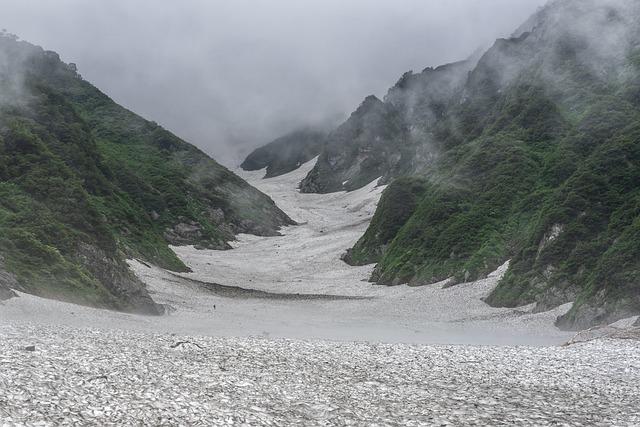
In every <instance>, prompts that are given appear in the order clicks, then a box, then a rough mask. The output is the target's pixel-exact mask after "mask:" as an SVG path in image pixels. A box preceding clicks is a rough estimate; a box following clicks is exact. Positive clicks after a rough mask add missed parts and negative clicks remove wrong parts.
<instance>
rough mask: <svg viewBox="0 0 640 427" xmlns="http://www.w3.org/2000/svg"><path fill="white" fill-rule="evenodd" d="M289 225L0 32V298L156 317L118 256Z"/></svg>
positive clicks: (165, 136) (166, 254)
mask: <svg viewBox="0 0 640 427" xmlns="http://www.w3.org/2000/svg"><path fill="white" fill-rule="evenodd" d="M286 224H292V221H291V220H290V219H289V218H288V217H287V216H286V215H285V214H284V213H283V212H282V211H280V210H279V209H278V208H277V207H276V206H275V204H274V203H273V201H272V200H271V199H269V198H268V197H267V196H265V195H264V194H262V193H260V192H259V191H258V190H256V189H254V188H252V187H251V186H249V185H248V184H247V183H246V182H245V181H243V180H242V179H240V178H239V177H237V176H236V175H234V174H233V173H231V172H230V171H228V170H227V169H225V168H224V167H222V166H220V165H219V164H218V163H216V162H215V161H214V160H212V159H211V158H209V157H208V156H207V155H205V154H204V153H203V152H201V151H200V150H198V149H197V148H195V147H194V146H192V145H190V144H188V143H186V142H184V141H182V140H181V139H180V138H178V137H176V136H175V135H173V134H171V133H170V132H168V131H166V130H165V129H163V128H162V127H160V126H158V125H157V124H155V123H153V122H150V121H147V120H145V119H143V118H141V117H139V116H137V115H136V114H134V113H132V112H130V111H128V110H126V109H125V108H123V107H121V106H119V105H117V104H116V103H115V102H114V101H113V100H111V99H110V98H109V97H108V96H106V95H105V94H103V93H102V92H100V91H99V90H98V89H97V88H95V87H94V86H92V85H91V84H90V83H88V82H86V81H85V80H83V79H82V77H81V76H80V75H79V74H78V73H77V71H76V68H75V66H74V65H73V64H65V63H63V62H61V61H60V58H59V57H58V55H57V54H56V53H54V52H50V51H44V50H43V49H41V48H40V47H36V46H33V45H31V44H29V43H27V42H24V41H19V40H18V39H17V38H16V37H15V36H12V35H9V34H6V33H4V34H2V36H1V37H0V261H1V262H0V290H1V289H3V288H4V291H0V293H2V294H4V295H5V297H6V296H10V294H9V292H8V291H7V288H15V289H17V290H21V291H24V292H29V293H33V294H36V295H40V296H44V297H50V298H57V299H62V300H66V301H71V302H76V303H81V304H88V305H94V306H99V307H107V308H113V309H118V310H125V311H135V312H143V313H151V314H157V313H160V312H162V310H163V309H162V307H160V306H158V305H157V304H155V303H154V302H153V301H152V299H151V298H150V296H149V295H148V293H147V291H146V289H145V287H144V286H143V284H142V283H141V282H140V281H139V280H137V279H136V278H135V277H134V276H133V274H132V273H130V272H129V269H128V266H127V264H126V262H125V259H126V258H134V257H135V258H139V259H142V260H145V261H148V262H151V263H154V264H156V265H159V266H161V267H164V268H168V269H172V270H175V271H186V270H187V268H186V266H185V265H184V264H183V263H182V262H181V261H180V260H179V259H178V258H177V257H176V255H175V254H174V253H173V252H172V251H171V250H170V248H169V247H168V244H174V245H187V244H190V245H197V246H201V247H206V248H216V249H223V248H226V247H228V245H227V243H226V242H227V241H229V240H231V239H233V238H234V234H236V233H253V234H258V235H276V234H277V233H278V231H277V230H278V228H279V227H281V226H283V225H286Z"/></svg>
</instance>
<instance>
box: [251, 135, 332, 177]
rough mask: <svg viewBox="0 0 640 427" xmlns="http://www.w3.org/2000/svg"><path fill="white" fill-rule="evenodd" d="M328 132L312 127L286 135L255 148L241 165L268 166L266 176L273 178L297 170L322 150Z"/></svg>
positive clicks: (254, 167)
mask: <svg viewBox="0 0 640 427" xmlns="http://www.w3.org/2000/svg"><path fill="white" fill-rule="evenodd" d="M326 136H327V135H326V133H325V132H323V131H321V130H317V129H311V128H305V129H300V130H297V131H294V132H291V133H289V134H287V135H284V136H282V137H280V138H278V139H276V140H274V141H272V142H270V143H269V144H267V145H265V146H263V147H260V148H258V149H256V150H254V151H253V152H252V153H251V154H249V156H247V158H246V159H245V161H244V162H242V164H241V165H240V167H241V168H242V169H244V170H246V171H256V170H260V169H264V168H267V172H266V175H265V178H273V177H276V176H279V175H283V174H285V173H288V172H291V171H293V170H296V169H297V168H298V167H300V165H302V164H304V163H307V162H308V161H310V160H312V159H313V158H314V157H316V156H317V155H318V154H320V152H321V151H322V148H323V146H324V143H325V138H326Z"/></svg>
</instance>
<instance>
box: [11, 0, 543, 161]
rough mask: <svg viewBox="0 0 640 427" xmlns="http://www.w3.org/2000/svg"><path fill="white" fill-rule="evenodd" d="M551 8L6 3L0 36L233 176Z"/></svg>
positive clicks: (496, 1) (484, 0)
mask: <svg viewBox="0 0 640 427" xmlns="http://www.w3.org/2000/svg"><path fill="white" fill-rule="evenodd" d="M545 2H546V0H446V1H445V0H226V1H223V0H180V1H178V0H174V1H168V0H166V1H165V0H55V1H51V0H0V10H2V14H1V15H0V28H6V29H7V30H8V31H10V32H13V33H16V34H17V35H18V36H20V37H21V38H22V39H24V40H27V41H30V42H32V43H35V44H38V45H41V46H42V47H44V48H45V49H49V50H55V51H57V52H58V53H59V54H60V55H61V57H62V59H63V60H64V61H65V62H75V63H76V64H77V65H78V68H79V72H80V73H81V74H82V75H83V76H84V77H85V78H86V79H87V80H89V81H91V82H92V83H94V84H95V85H96V86H98V87H99V88H100V89H102V90H103V91H104V92H106V93H107V94H108V95H110V96H111V97H112V98H114V99H115V100H116V101H117V102H118V103H120V104H122V105H124V106H126V107H128V108H130V109H132V110H133V111H135V112H137V113H139V114H141V115H143V116H145V117H146V118H148V119H150V120H155V121H156V122H158V123H160V124H162V125H163V126H164V127H166V128H168V129H170V130H171V131H173V132H175V133H176V134H178V135H179V136H181V137H183V138H184V139H186V140H188V141H190V142H192V143H194V144H195V145H197V146H199V147H200V148H202V149H203V150H204V151H206V152H207V153H209V154H211V155H212V156H213V157H215V158H216V159H218V160H220V161H222V162H224V163H225V164H227V165H230V166H233V165H234V163H237V162H239V160H240V158H241V156H242V155H244V154H247V152H248V151H250V150H251V149H252V148H255V147H256V146H259V145H261V144H263V143H266V142H268V141H269V140H271V139H273V138H275V137H277V136H280V135H281V134H283V133H285V132H288V131H290V130H293V129H294V128H296V127H299V126H302V125H305V124H320V123H335V122H338V121H339V120H342V119H343V118H345V117H346V116H347V115H348V114H349V113H350V112H351V111H353V110H354V109H355V108H356V107H357V106H358V104H359V103H360V101H361V100H362V99H363V98H364V97H365V96H367V95H369V94H375V95H377V96H379V97H382V96H384V94H385V92H386V90H387V89H388V88H389V87H390V86H391V85H393V84H394V83H395V82H396V81H397V79H398V78H399V77H400V76H401V75H402V73H404V72H405V71H407V70H415V71H420V70H422V69H423V68H425V67H427V66H436V65H440V64H443V63H447V62H452V61H456V60H460V59H464V58H465V57H467V56H468V55H470V54H471V53H473V52H474V51H475V50H476V49H478V48H480V47H486V46H488V45H489V44H490V43H492V41H493V40H494V39H495V38H497V37H505V36H508V35H509V34H510V33H511V32H512V31H513V30H515V29H516V27H517V26H518V25H519V24H520V23H522V22H523V21H524V20H525V19H526V18H527V17H528V16H529V15H530V14H532V13H533V12H534V11H535V10H536V9H537V7H539V6H541V5H543V4H544V3H545Z"/></svg>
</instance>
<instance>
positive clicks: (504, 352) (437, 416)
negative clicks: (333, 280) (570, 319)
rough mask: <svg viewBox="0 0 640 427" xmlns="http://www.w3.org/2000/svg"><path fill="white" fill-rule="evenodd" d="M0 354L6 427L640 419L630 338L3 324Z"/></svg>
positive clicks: (637, 363) (639, 360) (0, 410)
mask: <svg viewBox="0 0 640 427" xmlns="http://www.w3.org/2000/svg"><path fill="white" fill-rule="evenodd" d="M182 341H190V343H185V344H182V345H177V346H176V344H178V343H180V342H182ZM25 344H30V345H35V346H36V350H35V351H33V352H26V351H24V350H22V348H21V347H22V346H24V345H25ZM174 346H175V348H172V347H174ZM0 352H1V353H0V419H2V420H3V421H4V423H6V424H8V425H13V424H22V423H24V424H30V425H36V423H42V424H37V425H72V424H75V425H100V426H107V425H139V424H148V425H282V426H288V425H305V426H315V425H362V426H369V425H407V426H411V425H414V426H417V425H455V426H460V425H536V426H544V425H582V426H595V425H603V426H604V425H607V426H609V425H616V426H626V425H628V426H632V425H638V424H639V423H640V412H639V411H638V408H640V393H639V390H638V387H639V386H638V384H640V352H639V351H638V345H637V343H636V342H631V341H596V342H591V343H588V344H578V345H574V346H570V347H562V348H560V347H482V346H419V345H403V344H376V343H353V342H352V343H338V342H330V341H313V342H306V341H299V340H297V341H293V340H283V339H280V340H270V339H256V338H210V337H209V338H203V337H201V338H188V339H186V338H185V337H178V336H171V335H157V334H139V333H132V332H127V331H117V330H97V329H82V328H67V327H58V326H56V327H51V326H44V325H38V326H27V325H19V326H7V325H5V326H0Z"/></svg>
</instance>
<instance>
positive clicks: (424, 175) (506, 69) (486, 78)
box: [302, 0, 640, 329]
mask: <svg viewBox="0 0 640 427" xmlns="http://www.w3.org/2000/svg"><path fill="white" fill-rule="evenodd" d="M639 22H640V3H638V2H634V1H627V0H611V1H604V2H603V1H597V0H584V1H578V0H563V1H554V2H551V3H549V5H548V6H546V7H545V8H543V9H541V10H540V11H539V12H538V13H537V14H536V15H535V16H533V17H532V18H531V19H530V20H529V21H527V23H525V24H524V25H523V26H522V27H521V28H520V29H518V30H517V31H516V32H515V33H514V36H513V37H512V38H508V39H500V40H498V41H496V43H495V44H494V45H493V46H492V47H491V48H490V49H489V50H488V51H487V52H485V53H484V54H482V55H481V56H480V57H479V58H478V59H477V60H469V61H466V62H463V63H458V64H452V65H450V66H446V67H441V68H436V69H435V70H426V71H425V72H423V73H421V74H418V75H414V74H407V75H405V76H403V78H402V79H401V80H400V81H399V82H398V84H397V85H396V86H395V87H394V88H392V89H391V90H390V91H389V94H388V95H387V97H386V98H385V101H384V102H382V101H378V100H375V99H369V100H368V101H367V102H365V104H363V106H361V107H360V108H359V110H358V111H357V112H356V113H354V115H353V116H352V118H351V119H350V120H349V122H347V124H345V125H343V127H344V129H338V130H336V131H334V133H332V134H331V135H340V136H344V138H342V139H339V138H336V137H335V136H333V137H332V136H331V135H330V136H329V139H328V140H329V142H328V144H327V148H326V149H325V151H324V152H323V153H322V154H321V155H320V158H319V161H318V165H317V167H316V168H315V169H314V170H313V171H311V173H310V174H309V176H307V178H306V179H305V180H304V181H303V184H302V189H303V190H304V191H318V192H325V191H336V190H341V189H346V190H349V189H351V187H350V185H353V186H354V187H355V188H357V187H358V186H360V185H362V184H363V183H364V181H366V180H370V179H373V178H376V176H373V175H378V176H383V177H384V179H383V180H384V181H386V180H388V179H391V178H394V177H399V176H403V175H406V174H410V175H411V174H413V175H416V176H419V177H420V179H421V180H422V181H423V182H424V183H426V185H425V186H424V191H421V192H419V194H418V196H417V200H414V199H410V200H411V201H410V203H408V204H407V206H409V207H410V209H408V210H407V211H406V212H405V211H404V209H403V208H402V207H401V205H402V204H404V203H405V202H403V200H407V197H406V196H407V194H406V192H407V189H406V188H405V187H404V186H403V185H397V186H394V185H391V186H390V187H389V188H388V189H387V190H386V192H385V194H384V195H383V198H382V201H393V200H397V202H391V203H382V202H381V204H380V206H379V208H378V212H377V213H376V218H374V221H373V222H372V223H371V226H370V229H369V230H368V231H367V234H365V236H364V237H363V238H362V239H361V240H360V241H359V242H358V244H357V245H356V246H355V247H354V248H353V249H352V250H351V251H350V252H349V254H348V257H347V259H348V260H350V261H351V262H355V263H357V262H358V261H362V262H368V261H372V260H377V261H379V263H378V266H377V268H376V270H375V274H374V277H373V279H374V280H375V281H377V282H378V283H380V284H397V283H412V284H427V283H432V282H434V281H440V280H444V279H447V278H453V283H456V282H462V281H469V280H475V279H477V278H480V277H483V276H485V275H486V274H488V273H489V272H491V271H493V270H494V269H495V268H496V267H498V266H499V265H502V264H503V263H504V262H505V261H506V260H509V259H511V260H512V262H511V263H510V267H509V270H508V272H507V274H506V275H505V277H504V278H503V280H502V281H501V282H500V284H499V285H498V287H497V288H496V289H495V291H494V292H493V293H492V294H491V295H490V296H489V298H488V299H487V302H489V303H490V304H492V305H496V306H507V307H516V306H520V305H525V304H529V303H537V308H536V309H537V310H547V309H550V308H553V307H555V306H558V305H560V304H564V303H566V302H569V301H575V302H576V303H575V304H574V306H573V308H572V310H571V311H570V312H569V313H568V314H566V315H565V316H563V317H562V318H560V319H559V320H558V325H560V326H562V327H563V328H569V329H575V328H581V327H585V326H590V325H594V324H599V323H603V322H612V321H616V320H618V319H620V318H623V317H628V316H630V315H633V314H638V313H640V184H639V183H640V143H639V141H640V127H639V125H638V123H640V24H639ZM604 34H606V35H607V36H606V37H604V36H602V35H604ZM432 82H433V84H432ZM369 119H370V120H371V121H372V122H374V123H373V124H371V125H368V124H366V123H367V121H368V120H369ZM332 141H335V144H332ZM378 142H380V145H377V143H378ZM402 150H405V151H402ZM400 159H402V160H400ZM366 162H371V163H370V164H369V163H366ZM363 164H367V167H361V166H360V165H363ZM369 171H373V172H372V173H371V174H369V175H367V174H366V173H368V172H369ZM360 178H362V180H360ZM344 181H346V182H345V183H344V184H343V182H344ZM398 182H402V181H398ZM350 183H351V184H350ZM405 213H407V214H408V215H409V217H408V218H407V217H405V215H404V214H405ZM380 224H386V225H385V226H381V225H380ZM392 224H393V225H394V226H393V227H392V226H391V225H392ZM387 231H391V233H390V234H391V235H389V233H387Z"/></svg>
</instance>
